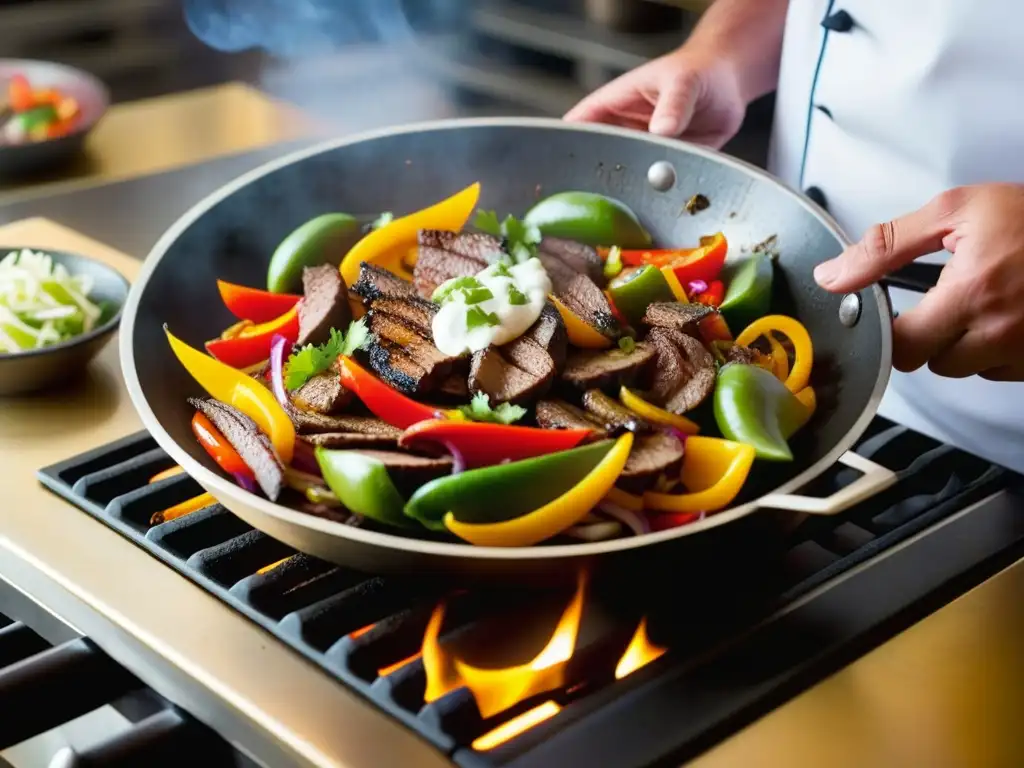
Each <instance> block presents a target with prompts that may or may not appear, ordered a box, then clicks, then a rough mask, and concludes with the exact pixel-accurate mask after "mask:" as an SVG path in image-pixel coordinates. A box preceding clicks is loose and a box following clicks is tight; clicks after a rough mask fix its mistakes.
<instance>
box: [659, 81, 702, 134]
mask: <svg viewBox="0 0 1024 768" xmlns="http://www.w3.org/2000/svg"><path fill="white" fill-rule="evenodd" d="M699 90H700V78H699V77H698V76H697V75H696V74H694V73H693V72H690V71H688V70H685V71H683V72H680V73H677V74H674V75H673V76H672V77H671V78H669V79H668V80H667V81H666V82H665V83H664V84H663V85H662V87H661V91H660V92H659V93H658V103H657V104H655V105H654V113H653V114H652V115H651V124H650V126H649V130H650V132H651V133H654V134H657V135H658V136H672V137H675V136H679V135H681V134H682V132H683V131H685V130H686V128H687V126H688V125H689V124H690V121H691V120H692V119H693V111H694V109H695V108H696V106H697V94H698V91H699Z"/></svg>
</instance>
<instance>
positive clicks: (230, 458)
mask: <svg viewBox="0 0 1024 768" xmlns="http://www.w3.org/2000/svg"><path fill="white" fill-rule="evenodd" d="M192 434H194V435H195V436H196V440H198V441H199V444H200V445H201V446H203V448H204V449H206V452H207V453H208V454H210V458H211V459H213V460H214V461H215V462H217V466H218V467H220V468H221V469H223V470H224V471H225V472H227V473H228V474H229V475H245V476H246V477H250V478H251V477H253V474H252V470H251V469H249V467H248V465H247V464H246V463H245V462H244V461H242V457H241V456H239V455H238V451H236V450H235V449H234V448H233V447H232V445H231V443H229V442H228V441H227V440H226V439H225V437H224V435H222V434H221V433H220V431H219V430H218V429H217V428H216V427H215V426H213V422H211V421H210V420H209V419H208V418H206V416H205V415H204V414H202V413H199V412H197V413H196V415H195V416H193V417H192Z"/></svg>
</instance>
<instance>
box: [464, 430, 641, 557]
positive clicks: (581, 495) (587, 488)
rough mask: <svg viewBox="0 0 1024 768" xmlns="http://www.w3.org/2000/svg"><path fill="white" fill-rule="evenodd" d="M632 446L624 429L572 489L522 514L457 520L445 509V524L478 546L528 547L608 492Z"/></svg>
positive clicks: (574, 518) (584, 512) (576, 517)
mask: <svg viewBox="0 0 1024 768" xmlns="http://www.w3.org/2000/svg"><path fill="white" fill-rule="evenodd" d="M632 447H633V433H632V432H627V433H625V434H624V435H622V436H621V437H619V439H618V440H616V441H615V445H614V446H612V449H611V450H610V451H608V453H607V454H605V457H604V458H603V459H601V462H600V463H599V464H598V465H597V466H596V467H594V468H593V469H592V470H591V471H590V473H589V474H588V475H587V476H586V477H584V478H583V479H582V480H581V481H580V482H579V483H577V484H576V485H575V486H574V487H573V488H572V489H570V490H569V491H566V492H565V493H563V494H562V495H561V496H559V497H558V498H557V499H554V500H552V501H549V502H548V503H547V504H545V505H544V506H543V507H540V508H539V509H535V510H534V511H533V512H528V513H527V514H525V515H523V516H522V517H517V518H515V519H514V520H506V521H505V522H502V523H483V524H480V523H460V522H459V521H458V520H456V519H455V516H454V515H453V514H452V513H451V512H449V513H448V514H447V515H445V517H444V524H445V527H447V528H448V530H449V531H451V532H452V533H454V534H455V535H456V536H458V537H459V538H460V539H463V540H465V541H468V542H469V543H470V544H475V545H477V546H478V547H531V546H533V545H534V544H538V543H540V542H542V541H544V540H545V539H550V538H551V537H552V536H554V535H555V534H558V533H561V532H562V531H564V530H565V529H567V528H571V527H572V526H574V525H575V524H576V523H578V522H579V521H580V520H582V519H583V518H584V517H586V516H587V513H589V512H590V510H592V509H593V508H594V507H596V506H597V505H598V503H599V502H600V501H601V499H603V498H604V497H605V496H607V495H608V492H609V491H610V490H611V489H612V487H613V486H614V485H615V481H616V480H618V479H619V475H620V474H621V473H622V470H623V468H624V467H625V466H626V459H628V458H629V451H630V449H631V448H632Z"/></svg>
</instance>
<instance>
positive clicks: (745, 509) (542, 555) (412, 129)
mask: <svg viewBox="0 0 1024 768" xmlns="http://www.w3.org/2000/svg"><path fill="white" fill-rule="evenodd" d="M487 127H494V128H516V127H519V128H539V129H546V130H565V131H572V132H579V131H583V132H588V133H598V134H604V135H608V136H614V137H617V138H619V139H626V140H628V141H646V142H650V143H653V144H656V145H658V146H661V147H664V148H666V149H671V150H675V151H680V150H681V151H683V152H686V153H689V154H693V155H697V156H700V157H703V158H705V159H708V160H711V161H713V162H717V163H721V164H724V165H727V166H732V167H733V168H735V169H737V170H740V171H742V172H744V173H746V174H748V175H750V176H754V177H756V178H758V179H761V180H763V181H766V182H768V183H770V184H773V185H774V186H776V187H777V188H778V189H779V190H780V191H781V192H783V193H784V194H788V195H790V196H791V197H792V198H793V199H794V201H796V202H797V203H798V204H799V205H801V206H802V207H803V208H804V209H805V210H806V211H807V212H808V213H810V214H811V215H812V216H814V218H816V219H818V221H820V222H821V223H822V224H823V225H824V226H825V228H826V229H828V230H829V231H830V232H831V233H832V234H833V236H835V238H836V239H837V240H838V241H839V242H840V243H841V244H842V245H843V246H844V247H845V246H849V245H850V240H849V238H848V237H847V236H846V234H845V233H844V232H843V231H842V229H841V228H840V227H839V225H838V223H837V222H836V221H835V220H834V219H833V218H832V217H831V216H830V215H829V214H828V213H826V212H825V211H823V210H822V209H821V208H819V207H818V206H817V205H815V204H814V203H813V202H812V201H810V200H809V199H807V198H806V197H805V196H803V195H801V194H800V193H799V192H797V191H795V190H794V189H793V188H791V187H790V186H789V185H787V184H785V183H784V182H782V181H781V180H779V179H777V178H775V177H774V176H772V175H771V174H769V173H767V172H766V171H764V170H762V169H760V168H758V167H757V166H754V165H752V164H750V163H747V162H745V161H743V160H740V159H738V158H735V157H732V156H730V155H726V154H724V153H723V152H720V151H717V150H714V149H710V148H708V147H703V146H699V145H696V144H692V143H690V142H686V141H681V140H679V139H668V138H663V137H660V136H654V135H652V134H648V133H643V132H640V131H634V130H631V129H626V128H619V127H616V126H609V125H600V124H593V123H568V122H565V121H563V120H561V119H558V118H530V117H483V118H455V119H448V120H434V121H427V122H418V123H409V124H406V125H401V126H390V127H386V128H378V129H374V130H370V131H364V132H360V133H356V134H352V135H349V136H345V137H343V138H340V139H331V140H328V141H324V142H319V143H316V144H314V145H313V146H310V147H306V148H303V149H299V150H297V151H295V152H290V153H287V154H285V155H283V156H281V157H279V158H276V159H274V160H271V161H269V162H267V163H265V164H263V165H261V166H259V167H257V168H255V169H253V170H251V171H249V172H247V173H245V174H242V175H241V176H238V177H237V178H235V179H233V180H232V181H230V182H228V183H226V184H224V185H223V186H222V187H220V188H219V189H217V190H215V191H214V192H212V193H210V194H209V195H207V196H206V197H205V198H203V199H202V200H200V201H199V202H198V203H196V205H194V206H192V208H190V209H189V210H188V211H186V212H185V213H184V214H183V215H182V216H181V217H180V218H179V219H178V220H177V221H176V222H175V223H174V224H172V225H171V226H170V228H169V229H168V230H167V231H166V232H164V234H163V235H162V236H161V237H160V239H159V240H158V241H157V242H156V244H155V245H154V246H153V248H152V250H151V251H150V253H149V255H148V256H147V258H146V259H145V261H144V262H143V265H142V268H141V270H140V271H139V274H138V276H137V278H136V280H135V282H134V283H133V284H132V288H131V291H130V292H129V295H128V299H127V301H126V302H125V304H124V307H123V310H122V319H121V333H120V340H119V347H120V349H119V352H120V359H121V368H122V371H123V376H124V381H125V387H126V388H127V390H128V394H129V397H130V398H131V401H132V404H133V405H134V406H135V410H136V411H137V412H138V414H139V418H140V419H141V421H142V424H143V426H144V427H145V429H146V430H147V431H148V432H149V433H150V434H151V435H152V436H153V439H154V440H156V442H157V444H158V445H159V446H160V447H161V448H163V449H164V450H165V451H167V453H168V454H169V455H170V456H171V458H173V459H174V460H175V461H176V462H177V463H178V464H180V465H181V466H182V468H183V469H184V470H185V471H186V473H188V474H189V475H191V476H192V477H193V479H195V480H196V481H197V482H198V483H199V484H200V485H201V486H203V487H204V488H206V489H207V490H209V491H210V492H211V494H212V495H213V496H214V497H215V498H217V499H218V500H220V499H221V497H224V498H229V499H231V500H232V502H234V503H235V504H238V505H245V506H247V507H250V508H252V509H254V510H255V511H257V512H259V513H260V514H261V515H267V516H270V517H273V518H276V519H277V520H279V521H280V522H282V523H285V524H288V525H295V526H298V527H300V528H305V529H307V530H309V531H311V532H315V533H319V534H326V535H329V536H333V537H338V538H343V539H348V540H350V541H352V542H354V543H358V544H364V545H369V546H374V547H384V548H387V549H391V550H400V551H404V552H406V553H409V554H417V555H425V556H428V557H440V558H446V559H448V558H465V557H469V558H472V559H474V560H502V561H512V560H515V561H536V560H547V559H559V560H561V559H575V558H592V557H596V556H599V555H609V554H612V553H616V552H626V551H629V550H634V549H640V548H642V547H646V546H651V545H657V544H663V543H665V542H668V541H671V540H673V539H679V538H682V537H684V536H691V535H693V534H696V533H701V532H703V531H706V530H710V529H712V528H717V527H719V526H722V525H726V524H728V523H731V522H733V521H735V520H738V519H740V518H741V517H745V516H747V515H748V514H751V513H753V512H756V511H758V510H759V509H765V510H767V509H768V508H764V507H761V506H759V503H758V502H759V499H754V500H752V501H749V502H747V503H746V504H742V505H740V506H738V507H733V508H730V509H726V510H724V511H722V512H716V513H715V514H713V515H709V516H708V517H706V518H704V519H703V520H700V521H698V522H695V523H691V524H689V525H684V526H681V527H678V528H670V529H667V530H664V531H658V532H652V533H648V534H644V535H643V536H630V537H626V538H622V539H613V540H611V541H603V542H592V543H583V544H559V545H554V546H545V545H535V546H531V547H478V546H474V545H472V544H469V543H447V542H435V541H425V540H421V539H414V538H407V537H402V536H395V535H391V534H387V533H380V532H377V531H368V530H363V529H360V528H355V527H353V526H349V525H344V524H342V523H338V522H334V521H331V520H327V519H325V518H320V517H315V516H313V515H308V514H305V513H303V512H298V511H296V510H293V509H291V508H290V507H286V506H283V505H281V504H276V503H274V502H272V501H270V500H269V499H266V498H263V497H261V496H258V495H256V494H252V493H249V492H248V491H245V490H244V489H243V488H241V487H240V486H238V485H236V484H235V483H233V482H231V481H230V480H228V479H227V478H224V477H221V476H220V475H219V474H217V473H215V472H212V471H211V470H209V469H207V468H206V467H205V466H203V465H202V464H200V463H199V462H198V461H196V460H195V459H193V458H192V457H191V455H189V453H188V452H187V451H185V450H184V449H183V448H182V447H181V446H179V445H178V443H177V442H176V441H175V440H174V439H173V438H172V437H171V436H170V435H169V434H168V433H167V431H166V430H165V429H164V428H163V426H162V425H161V424H160V421H159V420H158V419H157V418H156V415H155V414H154V412H153V410H152V408H151V407H150V405H149V401H148V399H147V398H146V395H145V393H144V392H143V390H142V386H141V384H140V382H139V377H138V373H137V369H136V365H135V351H134V336H135V321H136V315H137V313H138V307H139V303H140V300H141V297H142V294H143V292H144V291H145V289H146V286H147V285H148V283H149V278H150V276H151V275H152V273H153V271H154V270H155V269H156V268H157V266H158V265H159V263H160V261H161V259H162V258H163V257H164V256H165V255H166V253H167V251H168V250H170V248H171V247H172V246H173V244H174V243H175V242H176V241H177V240H178V238H179V237H180V236H181V235H182V234H183V233H184V232H185V231H186V230H187V229H188V228H189V227H190V226H192V225H193V224H194V223H195V222H196V221H197V220H199V218H200V217H202V216H203V215H205V214H206V213H207V212H208V211H209V210H210V209H211V208H212V207H214V206H215V205H216V204H218V203H219V202H221V201H222V200H225V199H226V198H228V197H229V196H230V195H232V194H234V193H235V192H236V191H238V190H239V189H242V188H243V187H245V186H247V185H249V184H250V183H252V182H255V181H256V180H258V179H260V178H262V177H264V176H267V175H268V174H270V173H273V172H274V171H276V170H278V169H280V168H284V167H286V166H288V165H291V164H293V163H295V162H298V161H299V160H304V159H307V158H310V157H314V156H316V155H319V154H323V153H325V152H329V151H332V150H335V149H338V148H341V147H346V146H349V145H353V144H358V143H361V142H364V141H370V140H373V139H379V138H384V137H386V136H395V135H404V134H417V133H427V132H433V131H450V130H455V129H460V128H487ZM866 290H870V291H871V293H872V294H873V296H874V299H875V303H876V306H877V307H878V322H879V323H880V325H881V350H880V351H881V356H882V365H881V366H880V370H879V371H878V377H877V378H876V380H875V385H874V388H873V390H872V392H871V394H870V396H869V397H868V399H867V400H866V402H865V404H864V408H863V410H862V411H861V414H860V416H858V417H857V419H856V421H855V422H854V424H853V426H852V427H851V428H850V429H849V430H848V431H847V433H846V435H845V436H844V437H843V438H842V439H840V440H838V441H837V442H836V444H835V445H834V446H833V447H832V449H831V450H830V451H828V452H826V453H825V454H824V455H823V456H822V457H821V458H820V459H818V461H816V462H814V463H813V464H811V465H810V466H808V467H807V468H806V469H805V470H804V471H803V472H801V473H800V474H798V475H797V476H795V477H794V478H792V479H791V480H790V481H789V482H787V483H784V484H783V485H781V486H779V487H777V488H775V489H773V490H771V491H769V492H768V493H767V494H764V496H767V495H769V494H770V495H777V494H791V493H795V492H796V491H798V490H799V489H800V488H801V487H803V486H805V485H806V484H807V483H809V482H810V481H811V480H813V479H814V478H816V477H818V476H819V475H820V474H821V473H822V472H824V471H825V470H826V469H828V468H829V467H831V466H833V465H835V464H836V463H837V462H838V461H839V458H840V456H842V455H843V454H844V453H846V452H847V451H848V450H850V449H851V448H852V447H853V445H854V443H856V441H857V439H858V438H859V437H860V436H861V435H862V434H863V433H864V431H865V430H866V429H867V427H868V425H869V424H870V423H871V421H872V420H873V419H874V417H875V416H876V414H877V412H878V406H879V404H880V403H881V400H882V395H883V394H884V393H885V389H886V386H887V385H888V382H889V377H890V374H891V370H892V310H891V307H890V304H889V297H888V294H887V293H886V291H885V290H884V288H882V286H880V285H879V284H877V283H875V284H873V285H872V286H870V288H869V289H866ZM862 321H863V318H862ZM760 498H763V496H762V497H760ZM225 506H229V505H225ZM254 527H256V528H258V527H259V526H254Z"/></svg>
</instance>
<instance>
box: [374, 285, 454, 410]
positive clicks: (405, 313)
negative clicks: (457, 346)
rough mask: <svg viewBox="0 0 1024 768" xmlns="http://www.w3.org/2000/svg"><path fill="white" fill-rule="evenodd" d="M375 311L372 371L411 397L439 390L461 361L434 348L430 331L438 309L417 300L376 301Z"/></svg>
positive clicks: (426, 302)
mask: <svg viewBox="0 0 1024 768" xmlns="http://www.w3.org/2000/svg"><path fill="white" fill-rule="evenodd" d="M372 307H373V308H372V309H371V310H370V312H369V314H368V316H367V317H368V320H369V328H370V330H371V331H372V332H373V334H374V337H375V338H374V341H373V343H372V344H371V346H370V367H371V368H373V370H374V371H376V372H377V374H378V375H380V377H381V378H383V379H384V380H385V381H387V382H388V383H389V384H391V385H392V386H394V387H395V388H397V389H399V390H401V391H403V392H406V393H408V394H416V393H422V392H429V391H431V390H434V389H436V388H437V387H438V385H439V384H440V383H441V381H443V380H444V379H445V378H446V377H447V376H448V374H449V373H451V371H452V367H453V366H454V365H455V364H456V363H457V362H458V360H459V358H458V357H451V356H449V355H445V354H444V353H443V352H441V350H439V349H438V348H437V347H436V346H434V342H433V341H432V338H433V335H432V333H431V332H430V330H429V327H430V319H432V318H433V314H434V312H436V311H437V308H436V307H435V306H434V305H433V304H431V303H430V302H428V301H423V300H422V299H416V298H407V299H377V300H376V301H374V302H373V304H372ZM424 326H426V327H424ZM424 331H425V332H424Z"/></svg>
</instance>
